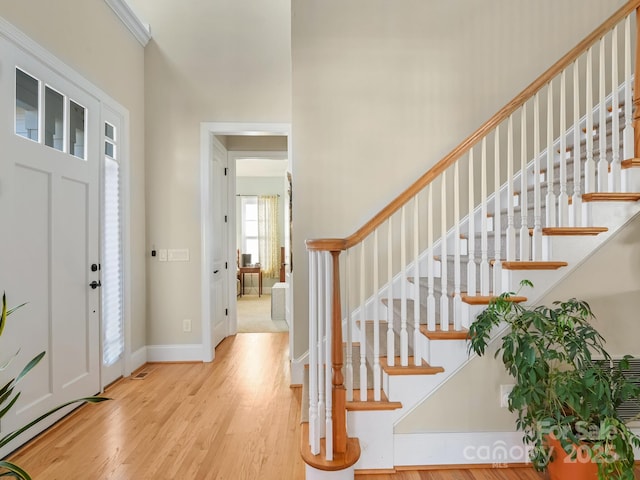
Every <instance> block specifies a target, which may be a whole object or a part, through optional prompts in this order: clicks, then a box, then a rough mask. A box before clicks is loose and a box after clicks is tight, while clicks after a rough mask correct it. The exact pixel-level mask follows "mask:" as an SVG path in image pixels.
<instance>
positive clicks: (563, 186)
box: [558, 70, 569, 227]
mask: <svg viewBox="0 0 640 480" xmlns="http://www.w3.org/2000/svg"><path fill="white" fill-rule="evenodd" d="M567 225H569V194H568V193H567V86H566V70H563V71H562V74H561V75H560V195H559V196H558V226H559V227H564V226H567Z"/></svg>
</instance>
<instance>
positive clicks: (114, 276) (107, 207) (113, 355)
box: [102, 122, 124, 366]
mask: <svg viewBox="0 0 640 480" xmlns="http://www.w3.org/2000/svg"><path fill="white" fill-rule="evenodd" d="M116 133H117V132H116V127H115V126H113V125H111V124H109V123H106V122H105V151H104V206H103V208H104V211H103V214H104V221H103V232H102V326H103V327H102V335H103V339H102V344H103V352H102V357H103V358H102V362H103V364H104V365H105V366H110V365H113V364H114V363H115V362H117V361H118V360H119V359H120V358H121V356H122V353H123V351H124V341H123V339H124V335H123V301H122V297H123V295H122V292H123V266H122V219H121V217H122V213H121V208H122V207H121V200H120V163H119V161H118V156H117V137H116Z"/></svg>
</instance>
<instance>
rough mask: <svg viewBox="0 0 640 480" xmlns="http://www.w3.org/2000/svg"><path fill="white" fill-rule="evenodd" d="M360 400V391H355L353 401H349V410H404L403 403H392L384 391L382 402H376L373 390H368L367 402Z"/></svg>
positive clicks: (381, 394)
mask: <svg viewBox="0 0 640 480" xmlns="http://www.w3.org/2000/svg"><path fill="white" fill-rule="evenodd" d="M359 399H360V390H359V389H355V388H354V389H353V400H352V401H347V410H350V411H363V410H365V411H367V410H398V409H399V408H402V402H391V401H389V399H388V398H387V396H386V395H385V393H384V391H380V400H377V401H376V400H374V390H373V388H369V389H367V400H366V401H364V402H363V401H362V400H359Z"/></svg>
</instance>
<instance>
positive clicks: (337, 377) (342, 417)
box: [331, 250, 347, 453]
mask: <svg viewBox="0 0 640 480" xmlns="http://www.w3.org/2000/svg"><path fill="white" fill-rule="evenodd" d="M331 256H332V257H333V300H332V310H331V319H332V322H331V324H332V327H331V328H332V330H333V335H332V345H331V363H332V369H333V376H332V379H331V382H332V386H333V391H332V399H333V449H334V452H335V453H344V452H346V451H347V411H346V403H347V392H346V390H345V388H344V377H343V375H342V364H343V358H342V355H343V354H342V306H341V304H340V251H339V250H337V251H335V250H332V251H331Z"/></svg>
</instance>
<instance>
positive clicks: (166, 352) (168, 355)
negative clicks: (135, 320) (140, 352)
mask: <svg viewBox="0 0 640 480" xmlns="http://www.w3.org/2000/svg"><path fill="white" fill-rule="evenodd" d="M146 348H147V361H148V362H201V361H202V345H201V344H193V345H147V347H146Z"/></svg>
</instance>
